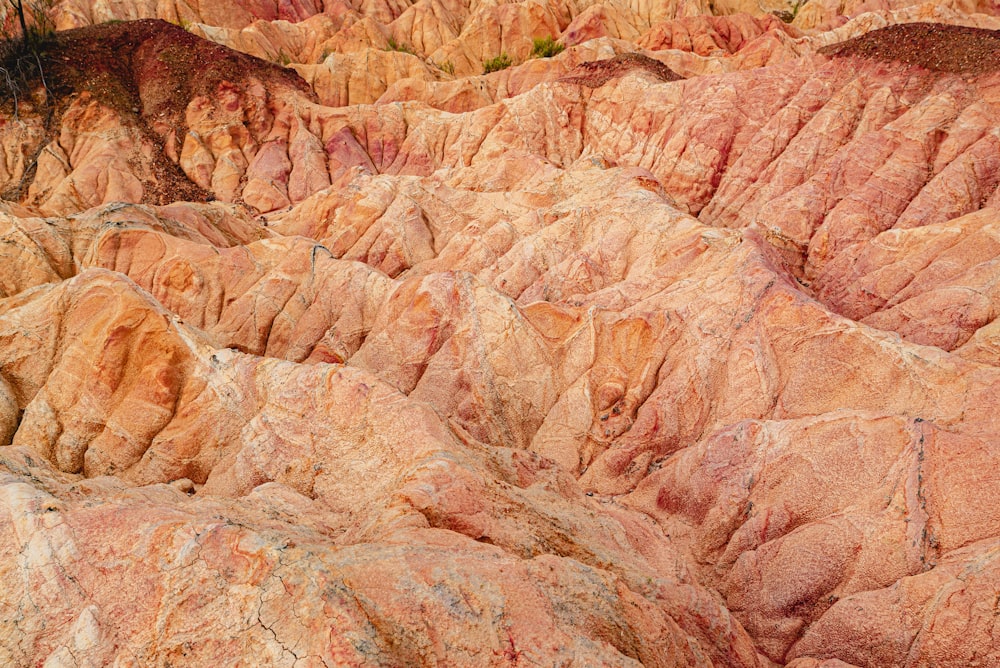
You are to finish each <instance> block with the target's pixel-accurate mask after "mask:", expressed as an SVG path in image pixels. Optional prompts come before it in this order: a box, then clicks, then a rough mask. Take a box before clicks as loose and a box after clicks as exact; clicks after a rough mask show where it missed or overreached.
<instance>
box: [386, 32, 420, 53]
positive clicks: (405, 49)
mask: <svg viewBox="0 0 1000 668" xmlns="http://www.w3.org/2000/svg"><path fill="white" fill-rule="evenodd" d="M388 50H389V51H398V52H399V53H408V54H410V55H411V56H414V55H416V54H415V53H414V52H413V47H412V46H410V45H409V44H406V43H405V42H397V41H396V40H394V39H393V38H392V37H390V38H389V49H388Z"/></svg>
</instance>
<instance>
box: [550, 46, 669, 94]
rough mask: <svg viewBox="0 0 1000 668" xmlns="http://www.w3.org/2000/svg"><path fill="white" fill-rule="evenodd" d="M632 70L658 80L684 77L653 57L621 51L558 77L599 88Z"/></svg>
mask: <svg viewBox="0 0 1000 668" xmlns="http://www.w3.org/2000/svg"><path fill="white" fill-rule="evenodd" d="M633 70H644V71H646V72H649V73H650V74H652V75H653V76H655V77H657V78H658V79H659V80H660V81H677V80H679V79H683V78H684V77H682V76H681V75H679V74H677V72H674V71H673V70H672V69H670V68H669V67H667V66H666V65H664V64H663V63H661V62H660V61H658V60H656V59H654V58H650V57H649V56H644V55H642V54H641V53H622V54H619V55H617V56H615V57H614V58H608V59H607V60H592V61H590V62H587V63H581V64H580V65H577V66H576V67H575V68H573V70H571V71H570V72H568V73H567V74H566V75H564V76H562V77H560V78H559V81H561V82H563V83H571V84H579V85H580V86H586V87H587V88H600V87H601V86H603V85H604V84H606V83H607V82H609V81H611V80H612V79H617V78H619V77H622V76H625V75H626V74H628V73H629V72H632V71H633Z"/></svg>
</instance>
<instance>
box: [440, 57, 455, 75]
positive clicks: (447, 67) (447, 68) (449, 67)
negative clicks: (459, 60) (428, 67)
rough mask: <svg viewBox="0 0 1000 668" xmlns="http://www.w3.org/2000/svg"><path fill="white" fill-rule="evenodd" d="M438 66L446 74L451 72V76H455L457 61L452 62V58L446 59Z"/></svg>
mask: <svg viewBox="0 0 1000 668" xmlns="http://www.w3.org/2000/svg"><path fill="white" fill-rule="evenodd" d="M438 68H439V69H440V70H441V71H442V72H444V73H445V74H450V75H451V76H455V63H453V62H451V61H450V60H446V61H444V62H443V63H441V64H440V65H438Z"/></svg>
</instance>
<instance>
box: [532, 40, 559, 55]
mask: <svg viewBox="0 0 1000 668" xmlns="http://www.w3.org/2000/svg"><path fill="white" fill-rule="evenodd" d="M565 48H566V47H565V46H563V45H562V44H560V43H559V42H557V41H555V40H554V39H552V38H551V37H540V38H538V39H535V40H532V43H531V57H532V58H551V57H552V56H557V55H559V54H560V53H562V52H563V49H565Z"/></svg>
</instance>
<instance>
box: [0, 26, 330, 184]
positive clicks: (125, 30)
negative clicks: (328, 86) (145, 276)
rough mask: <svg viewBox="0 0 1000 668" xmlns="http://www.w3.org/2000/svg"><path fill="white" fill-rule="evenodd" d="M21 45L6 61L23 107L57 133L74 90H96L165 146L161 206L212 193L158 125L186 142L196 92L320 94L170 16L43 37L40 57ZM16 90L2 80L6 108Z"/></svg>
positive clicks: (160, 160)
mask: <svg viewBox="0 0 1000 668" xmlns="http://www.w3.org/2000/svg"><path fill="white" fill-rule="evenodd" d="M17 46H18V45H17V43H16V42H8V43H7V44H6V45H5V46H0V67H4V68H6V69H8V70H9V71H11V72H19V73H21V74H20V80H18V81H15V82H14V83H15V85H16V86H18V90H17V91H16V92H17V94H18V98H19V99H18V103H19V109H18V110H19V112H20V113H21V114H24V113H40V114H43V115H44V116H45V117H46V125H47V127H48V128H49V131H50V133H54V132H55V131H57V130H58V127H59V123H58V121H59V119H60V118H61V117H62V114H63V112H64V111H65V110H66V108H67V107H68V106H69V104H70V102H71V101H72V98H73V96H74V95H75V94H78V93H82V92H85V91H86V92H89V93H90V94H92V95H93V96H94V97H95V98H96V99H97V100H99V101H100V102H101V103H102V104H104V105H106V106H108V107H110V108H112V109H114V110H116V111H117V112H118V114H119V115H120V116H121V117H122V120H123V122H124V123H126V124H133V125H135V126H137V127H138V128H139V129H140V131H141V132H142V133H143V135H144V136H146V137H148V138H149V139H150V140H151V141H153V142H154V144H155V145H156V146H157V148H158V149H159V150H158V151H156V154H155V155H154V157H153V164H152V165H151V167H152V169H153V172H154V173H155V174H156V177H157V179H158V181H159V183H158V185H157V186H156V187H155V188H153V189H152V190H151V191H150V197H151V199H152V200H155V201H154V202H153V203H157V204H159V203H166V202H169V201H175V200H178V199H183V200H189V201H204V200H207V199H211V194H210V193H208V192H205V191H204V190H202V189H201V188H199V187H198V186H196V185H195V184H194V183H192V182H191V181H190V180H188V178H187V177H186V176H185V175H184V173H183V171H182V170H181V169H180V167H178V166H177V165H176V164H175V163H174V162H172V161H171V160H169V159H168V158H167V157H166V156H165V155H164V152H163V145H162V138H161V134H160V133H158V132H154V131H153V125H154V124H156V125H157V126H158V127H159V128H160V130H161V132H162V129H163V127H164V126H167V127H170V128H171V129H172V131H173V134H174V136H175V137H176V138H177V140H178V141H183V138H184V137H185V136H186V134H187V127H186V125H185V121H184V113H185V110H186V108H187V105H188V103H189V102H190V101H191V99H192V98H193V97H195V96H198V95H207V96H209V97H215V95H216V94H217V92H218V91H219V89H220V87H223V86H227V87H229V88H236V89H240V88H242V87H243V85H244V84H246V83H248V82H250V81H259V82H261V83H262V84H264V87H265V88H267V89H268V90H271V89H275V88H285V89H289V88H291V89H294V90H297V91H298V92H299V93H301V94H303V95H305V96H308V97H310V98H312V97H314V93H313V92H312V90H311V89H310V88H309V86H308V84H306V83H305V81H303V80H302V79H301V78H300V77H299V76H298V74H296V73H295V72H294V71H292V70H287V69H285V68H282V67H279V66H277V65H274V64H272V63H268V62H266V61H263V60H260V59H259V58H254V57H253V56H249V55H247V54H244V53H240V52H238V51H233V50H232V49H229V48H227V47H224V46H221V45H218V44H215V43H213V42H209V41H207V40H204V39H201V38H200V37H196V36H195V35H192V34H191V33H189V32H187V31H186V30H184V29H183V28H180V27H178V26H175V25H173V24H171V23H167V22H166V21H160V20H152V19H147V20H141V21H131V22H115V23H106V24H102V25H97V26H89V27H86V28H79V29H76V30H67V31H64V32H58V33H54V34H51V35H48V36H46V37H45V38H44V39H42V41H41V42H40V43H39V45H38V47H37V57H36V56H35V54H34V53H28V52H27V51H26V50H25V49H23V48H21V49H19V48H17ZM39 65H40V68H39V67H38V66H39ZM0 84H3V82H2V81H0ZM46 89H47V93H43V92H42V91H44V90H46ZM14 92H15V90H14V89H12V88H11V86H9V85H7V86H4V85H0V113H3V114H4V115H11V114H13V112H14V104H15V100H14ZM178 149H179V146H178Z"/></svg>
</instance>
